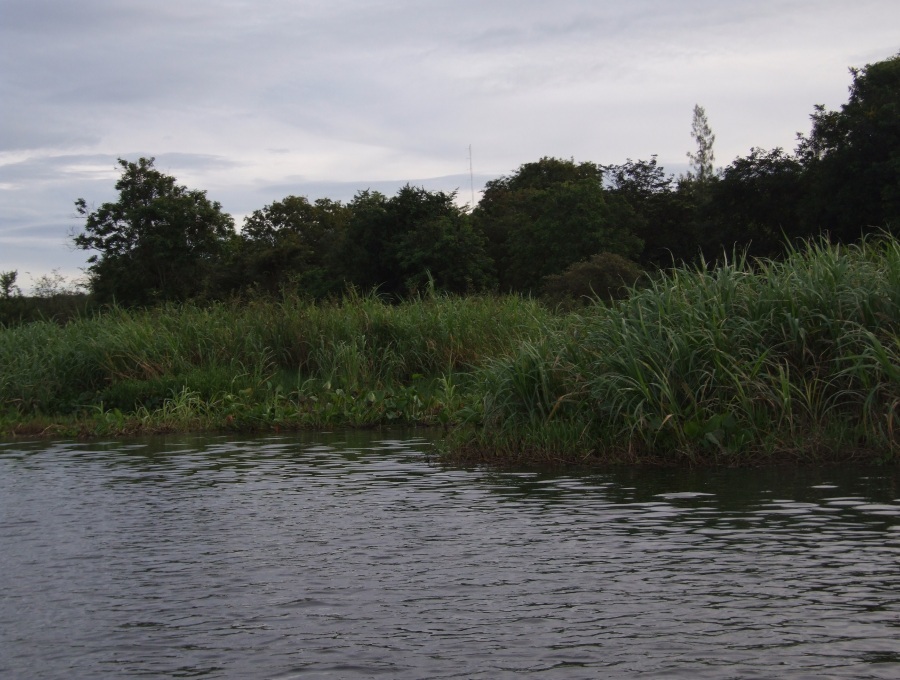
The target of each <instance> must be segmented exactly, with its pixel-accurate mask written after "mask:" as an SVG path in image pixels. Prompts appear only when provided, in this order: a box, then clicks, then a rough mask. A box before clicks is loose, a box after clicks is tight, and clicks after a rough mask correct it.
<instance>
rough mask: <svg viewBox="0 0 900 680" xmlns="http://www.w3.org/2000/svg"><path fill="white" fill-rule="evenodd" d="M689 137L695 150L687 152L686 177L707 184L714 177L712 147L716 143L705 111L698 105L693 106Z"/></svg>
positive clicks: (714, 157) (714, 158) (714, 156)
mask: <svg viewBox="0 0 900 680" xmlns="http://www.w3.org/2000/svg"><path fill="white" fill-rule="evenodd" d="M691 137H693V139H694V142H695V143H696V144H697V150H696V151H694V152H691V151H688V154H687V157H688V159H689V160H690V161H691V171H690V172H689V173H688V177H690V178H691V179H693V180H695V181H697V182H700V183H704V182H708V181H709V180H711V179H712V178H713V177H715V168H714V167H713V163H714V162H715V160H716V155H715V153H714V151H713V145H714V144H715V142H716V136H715V135H714V134H713V131H712V129H711V128H710V127H709V121H708V120H707V118H706V111H705V110H704V109H703V107H702V106H700V105H699V104H695V105H694V118H693V121H692V122H691Z"/></svg>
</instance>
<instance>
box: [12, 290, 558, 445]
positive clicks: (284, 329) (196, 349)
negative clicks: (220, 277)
mask: <svg viewBox="0 0 900 680" xmlns="http://www.w3.org/2000/svg"><path fill="white" fill-rule="evenodd" d="M557 323H558V320H557V319H556V318H555V317H554V316H553V315H552V314H550V313H549V312H548V311H547V310H546V309H545V308H543V307H542V306H540V305H539V304H538V303H536V302H528V301H524V300H520V299H515V298H479V297H469V298H460V297H444V296H437V295H432V296H427V297H420V298H417V299H415V300H411V301H407V302H404V303H402V304H398V305H392V304H388V303H386V302H384V301H382V300H381V299H379V298H377V297H375V296H358V295H353V294H351V295H349V296H348V297H347V298H346V299H344V300H342V301H335V302H328V303H321V304H314V303H311V302H308V301H304V300H302V299H300V298H297V297H286V298H284V299H282V300H280V301H277V302H276V301H273V300H269V299H258V300H247V301H242V302H241V301H235V302H232V303H229V304H213V305H208V306H202V307H201V306H196V305H190V304H185V305H165V306H159V307H156V308H153V309H149V310H137V311H136V310H127V309H123V308H112V309H110V310H108V311H106V312H104V313H102V314H97V315H95V316H92V317H85V318H82V319H78V320H76V321H72V322H70V323H68V324H66V325H64V326H61V325H59V324H56V323H53V322H49V321H45V322H36V323H31V324H27V325H23V326H17V327H14V328H9V329H7V330H5V331H2V332H0V365H2V366H3V367H4V370H3V372H2V373H0V411H2V414H3V415H2V419H3V427H2V430H3V431H5V432H6V433H7V434H14V433H16V432H25V431H35V430H36V429H43V428H44V427H45V426H46V425H47V424H48V423H50V422H52V423H53V424H54V426H55V425H59V424H60V423H62V424H63V428H64V429H63V431H67V432H70V433H71V432H72V430H73V429H74V433H79V432H81V431H84V432H85V433H92V432H104V431H107V430H108V429H109V427H110V426H111V425H112V426H114V427H113V428H112V429H113V430H114V431H117V432H134V431H139V430H144V431H155V430H160V429H162V430H166V429H171V428H175V429H210V428H213V429H215V428H233V427H240V428H242V429H254V428H272V427H279V428H284V427H303V426H312V425H326V424H327V425H378V424H383V423H390V422H411V423H430V424H446V423H448V422H449V420H450V414H451V413H455V412H456V411H457V410H458V409H459V408H460V407H461V404H460V403H459V402H458V399H459V394H458V387H457V385H458V383H459V382H460V381H464V380H465V377H464V375H463V374H464V373H465V372H466V371H468V370H469V369H470V368H471V367H472V366H477V365H480V364H481V363H483V362H484V361H486V359H487V358H488V357H496V356H503V355H505V354H508V353H510V352H512V351H513V350H514V349H515V347H517V346H518V344H519V343H520V342H523V341H525V340H527V339H529V338H532V337H536V336H538V335H539V334H541V333H544V332H547V329H552V328H554V327H555V326H556V324H557ZM51 431H55V430H53V429H52V428H51Z"/></svg>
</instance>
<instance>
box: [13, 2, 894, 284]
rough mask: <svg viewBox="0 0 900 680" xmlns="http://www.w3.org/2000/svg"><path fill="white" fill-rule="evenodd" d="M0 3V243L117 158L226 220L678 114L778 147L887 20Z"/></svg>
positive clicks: (795, 6) (45, 216)
mask: <svg viewBox="0 0 900 680" xmlns="http://www.w3.org/2000/svg"><path fill="white" fill-rule="evenodd" d="M0 2H2V15H3V21H2V22H0V40H2V42H3V46H4V48H3V50H0V239H2V238H6V239H10V238H12V237H11V236H9V234H11V233H12V232H13V231H14V232H15V233H17V234H21V233H23V232H28V231H29V230H31V231H33V233H34V234H35V236H34V238H36V239H39V240H40V242H41V243H43V242H44V241H43V240H44V239H46V238H52V236H51V234H54V233H59V232H57V231H54V230H57V229H59V228H60V227H59V226H55V225H62V226H66V224H68V222H67V220H70V217H71V212H72V201H73V200H74V199H75V198H77V197H79V196H84V197H85V198H86V199H88V200H89V201H96V202H98V203H100V202H103V201H106V200H111V199H113V198H114V190H113V184H114V183H115V179H116V177H117V176H118V171H117V166H116V158H118V157H123V158H127V159H129V160H135V159H136V158H137V157H138V156H141V155H143V156H155V157H156V158H157V167H158V168H160V169H161V170H163V171H164V172H168V173H170V174H173V175H175V176H176V177H177V179H178V180H179V181H180V182H181V183H183V184H186V185H188V186H190V187H192V188H201V189H206V190H207V191H208V194H209V196H210V198H212V199H213V200H218V201H220V202H221V203H222V204H223V207H224V208H225V209H226V210H228V211H230V212H233V213H234V214H235V215H240V214H244V213H246V212H250V211H252V210H254V209H257V208H260V207H262V206H263V205H265V204H267V203H270V202H271V201H273V200H277V199H278V198H282V197H283V196H279V195H277V193H278V192H279V191H282V190H284V191H285V192H289V193H309V194H310V195H311V196H312V195H325V192H334V194H333V195H330V197H332V198H344V199H345V200H346V199H347V198H350V197H352V194H353V193H355V191H356V190H358V189H359V188H366V187H368V186H371V187H381V186H383V187H385V188H386V189H387V193H390V192H391V191H392V190H393V189H391V187H397V186H399V185H400V184H398V183H402V182H404V181H406V180H405V179H404V178H410V180H413V181H414V183H415V181H419V180H416V179H415V178H426V180H421V181H423V182H425V181H430V180H427V178H448V177H454V176H457V177H463V179H464V180H465V176H466V175H465V173H466V172H467V170H468V156H467V147H468V145H469V144H471V145H472V147H473V160H474V166H475V171H476V173H478V174H479V175H483V176H484V177H493V176H497V175H499V174H504V173H509V172H512V171H513V170H515V168H517V167H518V166H519V165H520V164H522V163H525V162H529V161H533V160H536V159H538V158H540V157H542V156H546V155H553V156H562V157H574V158H576V160H579V161H581V160H591V161H595V162H598V163H614V162H621V161H624V160H625V158H628V157H631V158H647V157H649V156H650V155H651V154H658V155H659V158H660V162H661V163H662V164H663V165H666V166H671V165H672V164H677V163H683V162H684V160H685V153H686V151H687V150H688V149H690V148H691V144H692V142H691V139H690V134H689V132H690V121H691V110H692V108H693V105H694V104H695V103H700V104H701V105H703V106H704V107H705V108H706V111H707V113H708V115H709V118H710V122H711V124H712V127H713V130H714V131H715V133H716V136H717V149H716V152H717V158H718V159H719V161H720V162H722V163H727V162H728V161H730V160H731V159H732V158H734V157H735V156H736V155H739V154H745V153H747V152H748V151H749V149H750V147H751V146H762V147H765V148H771V147H773V146H787V147H790V146H791V145H792V143H793V138H794V134H795V133H796V132H798V131H804V130H806V129H807V128H808V115H809V113H810V112H811V111H812V106H813V104H815V103H824V104H826V105H827V106H829V107H832V108H834V107H837V106H839V105H840V104H841V103H842V102H843V101H844V100H845V99H846V92H847V85H848V84H849V82H850V78H849V75H848V74H847V67H848V66H851V65H856V66H861V65H863V64H865V63H866V62H871V61H877V60H879V59H883V58H886V57H888V56H890V55H892V54H893V53H895V52H896V51H897V49H898V45H897V39H896V30H895V29H894V27H895V26H896V25H898V24H900V5H897V3H888V2H884V1H883V0H856V1H855V2H854V3H852V4H848V3H846V2H845V1H844V0H818V1H817V2H811V1H809V0H759V1H758V2H754V3H735V2H732V3H723V2H721V1H720V0H684V1H683V2H679V3H673V2H670V1H668V0H666V1H663V0H633V1H632V2H628V3H613V2H585V1H584V0H557V1H556V2H553V3H548V2H546V0H493V1H492V2H489V3H486V2H483V0H459V1H457V2H453V3H450V2H436V1H430V2H429V1H425V0H268V1H267V2H265V3H259V2H251V1H250V0H215V1H214V0H191V2H184V1H183V0H154V1H153V2H151V1H150V0H130V1H129V2H122V1H121V0H80V1H79V2H77V3H75V2H71V0H0ZM433 181H435V182H438V184H436V185H435V186H436V187H438V188H446V187H445V186H444V185H441V184H440V182H442V181H443V180H440V179H434V180H433ZM466 186H467V182H466V181H463V182H461V183H460V189H461V192H460V193H461V195H463V194H465V187H466ZM451 188H452V187H451ZM3 234H7V236H3ZM16 238H19V236H17V237H16ZM56 238H58V239H59V244H60V246H59V247H60V248H61V249H64V243H65V233H64V232H63V233H62V235H60V236H57V237H56ZM2 243H3V244H4V245H3V252H2V253H0V258H2V260H3V262H4V263H5V262H10V261H12V260H16V258H26V257H29V258H30V257H31V255H30V254H28V251H27V250H26V249H24V247H23V246H19V245H15V244H13V242H12V241H10V240H6V241H2ZM17 243H18V242H17ZM68 256H69V255H68V254H66V255H65V256H63V255H60V258H62V259H65V258H67V257H68ZM62 259H61V260H60V261H62ZM65 261H68V260H65ZM47 263H48V265H51V264H52V263H53V260H52V258H49V257H48V259H47ZM3 266H6V267H7V268H9V266H8V265H6V264H2V263H0V267H3Z"/></svg>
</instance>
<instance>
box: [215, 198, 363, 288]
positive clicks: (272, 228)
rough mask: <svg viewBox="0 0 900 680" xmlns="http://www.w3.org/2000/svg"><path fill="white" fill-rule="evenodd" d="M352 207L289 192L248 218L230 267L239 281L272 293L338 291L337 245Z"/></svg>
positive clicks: (234, 250)
mask: <svg viewBox="0 0 900 680" xmlns="http://www.w3.org/2000/svg"><path fill="white" fill-rule="evenodd" d="M350 213H351V211H350V209H349V208H348V207H347V206H346V205H344V204H342V203H341V202H340V201H332V200H330V199H327V198H320V199H317V200H316V201H315V202H313V203H310V202H309V200H308V199H307V198H306V197H305V196H287V197H285V198H283V199H282V200H280V201H274V202H273V203H271V204H270V205H267V206H265V207H264V208H262V209H261V210H255V211H253V213H252V214H251V215H248V216H247V217H246V218H245V220H244V226H243V229H242V230H241V234H240V237H239V239H238V242H239V243H238V247H237V248H235V249H233V251H232V257H231V263H230V265H229V268H231V269H233V270H234V271H233V272H232V276H233V277H236V278H238V279H239V281H238V282H237V283H238V285H239V286H247V285H250V286H254V287H258V288H259V289H261V290H263V291H265V292H268V293H278V292H280V291H281V290H284V289H286V288H295V289H297V290H298V291H299V292H302V293H304V294H308V295H310V296H312V297H323V296H325V295H327V294H329V293H333V292H339V290H340V286H341V281H340V278H339V274H338V273H337V271H336V262H335V256H336V249H337V247H338V244H339V242H340V240H341V239H342V238H343V235H344V231H345V230H346V227H347V222H348V220H349V218H350Z"/></svg>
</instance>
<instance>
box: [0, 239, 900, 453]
mask: <svg viewBox="0 0 900 680" xmlns="http://www.w3.org/2000/svg"><path fill="white" fill-rule="evenodd" d="M898 330H900V242H898V241H896V240H892V239H882V240H869V241H866V242H863V243H862V244H861V245H859V246H852V247H847V246H844V247H837V246H831V245H825V244H812V245H810V246H809V247H807V248H804V249H803V250H798V251H796V252H794V253H793V254H792V255H791V256H790V257H788V258H787V259H786V260H784V261H779V262H770V261H763V262H758V261H754V262H749V261H744V260H740V259H737V260H736V261H733V262H731V263H728V264H726V265H724V266H718V267H715V268H698V269H694V270H678V271H676V272H674V273H672V274H671V275H669V276H666V277H661V278H657V279H655V280H653V281H652V282H649V283H648V285H646V286H645V287H644V288H642V289H640V290H637V291H634V292H633V294H632V295H631V296H630V297H629V298H628V299H626V300H623V301H621V302H618V303H616V304H614V305H612V306H606V305H603V304H600V303H598V304H596V305H592V306H589V307H585V308H583V309H582V310H580V311H579V312H577V313H567V314H555V313H553V312H551V311H549V310H548V309H546V308H544V307H542V306H541V305H539V304H537V303H536V302H533V301H529V300H523V299H520V298H515V297H507V298H503V297H472V298H456V297H440V296H435V297H428V298H422V299H418V300H413V301H409V302H406V303H403V304H400V305H389V304H386V303H384V302H382V301H380V300H379V299H378V298H377V297H374V296H363V297H360V296H350V297H348V298H347V299H345V300H343V301H341V302H334V303H327V304H312V303H309V302H306V301H303V300H300V299H296V298H288V299H285V300H282V301H280V302H273V301H245V302H242V303H231V304H219V305H212V306H206V307H200V306H191V305H185V306H177V307H174V306H173V307H162V308H158V309H153V310H149V311H125V310H120V309H113V310H109V311H107V312H104V313H102V314H97V315H94V316H91V317H89V318H82V319H79V320H76V321H73V322H70V323H69V324H67V325H64V326H60V325H57V324H53V323H49V322H48V323H45V322H38V323H33V324H27V325H24V326H17V327H12V328H6V329H3V330H2V331H0V368H2V373H0V433H2V434H3V435H5V436H10V435H17V434H24V433H41V432H43V433H45V434H46V433H56V434H66V435H97V434H127V433H136V432H159V431H172V430H180V431H184V430H227V429H236V430H273V429H281V428H300V427H316V426H329V427H336V426H377V425H384V424H394V423H396V424H400V423H403V424H410V423H421V424H443V425H458V427H455V428H453V430H452V431H451V435H450V437H449V438H448V441H447V444H446V448H447V451H446V455H447V456H448V458H449V459H453V460H456V461H471V462H486V463H506V462H537V463H545V462H554V463H598V462H638V461H652V462H655V463H671V464H681V463H718V464H743V463H753V462H766V461H786V460H830V459H852V458H854V457H865V458H867V459H870V460H871V459H873V458H875V459H879V460H898V457H897V455H896V454H897V451H898V442H900V439H898V437H900V333H898Z"/></svg>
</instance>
